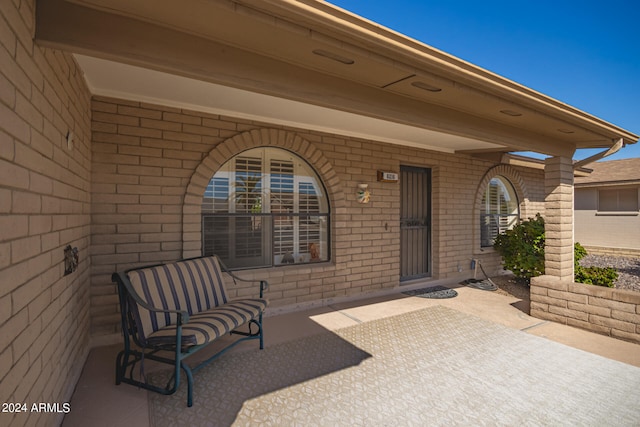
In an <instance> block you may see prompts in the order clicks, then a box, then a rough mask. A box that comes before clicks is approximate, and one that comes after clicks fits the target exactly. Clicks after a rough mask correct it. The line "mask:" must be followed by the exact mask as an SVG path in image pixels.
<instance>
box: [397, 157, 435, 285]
mask: <svg viewBox="0 0 640 427" xmlns="http://www.w3.org/2000/svg"><path fill="white" fill-rule="evenodd" d="M400 191H401V195H400V198H401V199H400V203H401V207H400V281H406V280H411V279H418V278H420V277H427V276H430V275H431V251H430V248H431V169H422V168H414V167H409V166H402V167H401V168H400Z"/></svg>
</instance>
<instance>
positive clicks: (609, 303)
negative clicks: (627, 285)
mask: <svg viewBox="0 0 640 427" xmlns="http://www.w3.org/2000/svg"><path fill="white" fill-rule="evenodd" d="M531 315H532V316H535V317H537V318H540V319H547V320H552V321H554V322H557V323H561V324H564V325H569V326H574V327H577V328H582V329H586V330H589V331H592V332H596V333H599V334H602V335H607V336H611V337H615V338H619V339H623V340H626V341H632V342H636V343H640V293H639V292H635V291H629V290H624V289H613V288H605V287H602V286H593V285H585V284H582V283H573V282H561V281H560V280H558V279H556V278H554V277H549V276H540V277H535V278H533V279H532V281H531Z"/></svg>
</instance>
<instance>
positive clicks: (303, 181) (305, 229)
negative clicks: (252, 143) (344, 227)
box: [201, 146, 332, 270]
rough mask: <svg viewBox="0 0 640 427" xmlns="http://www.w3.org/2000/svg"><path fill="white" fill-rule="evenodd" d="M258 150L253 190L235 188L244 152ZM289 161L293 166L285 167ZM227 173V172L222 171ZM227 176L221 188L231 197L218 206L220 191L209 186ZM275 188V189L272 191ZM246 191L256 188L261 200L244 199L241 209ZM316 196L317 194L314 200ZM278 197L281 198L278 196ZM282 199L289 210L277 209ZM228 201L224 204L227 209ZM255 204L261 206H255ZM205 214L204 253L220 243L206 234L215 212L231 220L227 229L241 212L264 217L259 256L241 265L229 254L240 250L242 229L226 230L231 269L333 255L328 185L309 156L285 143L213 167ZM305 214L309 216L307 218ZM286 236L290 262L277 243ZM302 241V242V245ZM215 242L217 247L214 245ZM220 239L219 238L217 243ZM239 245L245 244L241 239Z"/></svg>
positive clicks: (306, 262) (310, 261)
mask: <svg viewBox="0 0 640 427" xmlns="http://www.w3.org/2000/svg"><path fill="white" fill-rule="evenodd" d="M256 156H258V157H259V158H260V160H259V163H260V172H259V176H260V179H259V180H258V184H256V185H255V186H254V188H253V190H252V191H249V192H242V193H239V192H237V190H235V189H234V182H237V181H236V180H235V179H236V177H237V176H239V175H242V174H238V168H237V161H238V159H242V158H243V157H245V158H251V159H257V158H258V157H256ZM287 163H288V164H287ZM287 167H289V168H290V170H287ZM274 171H275V172H274ZM225 174H227V176H226V177H224V175H225ZM247 176H253V177H257V175H256V174H255V171H254V173H253V175H252V174H248V175H247ZM223 177H224V179H226V180H227V182H226V184H223V185H222V186H221V188H222V189H224V190H226V192H227V193H226V195H227V198H226V201H225V202H224V203H222V204H221V206H222V208H223V209H220V206H218V207H216V206H215V204H216V199H215V197H216V196H215V194H212V193H211V191H210V190H211V189H212V188H214V189H215V184H214V180H216V179H221V178H223ZM255 188H259V191H254V190H255ZM274 188H275V189H276V190H277V191H274ZM245 193H246V194H250V193H255V194H257V195H258V196H257V197H258V198H259V199H260V203H259V204H258V205H256V204H255V202H254V205H253V206H251V209H249V208H248V206H249V205H248V204H246V203H245V204H246V206H244V209H238V207H239V205H238V202H237V198H238V195H239V194H240V195H241V194H245ZM287 193H289V194H287ZM207 195H209V196H210V199H211V203H212V205H209V200H207ZM304 195H309V196H310V197H306V198H304V197H302V196H304ZM286 196H288V197H286ZM281 197H285V199H286V200H284V201H282V200H280V198H281ZM313 198H315V199H317V200H315V201H314V200H311V199H313ZM276 199H278V200H277V201H276ZM218 201H219V200H218ZM274 201H275V203H274ZM280 202H282V203H283V204H284V205H285V209H287V212H279V211H274V206H275V205H276V204H278V203H280ZM225 204H226V210H225V209H224V208H225V206H224V205H225ZM314 205H315V206H317V208H316V209H313V207H314ZM256 206H259V207H258V208H256V209H254V207H256ZM201 218H202V223H201V227H202V228H201V230H202V233H201V234H202V251H203V254H205V255H206V254H208V253H210V252H211V251H213V252H211V253H215V251H216V249H215V245H216V244H215V243H210V242H209V241H208V240H207V236H208V235H212V234H215V228H210V227H208V226H207V221H208V220H212V221H215V219H216V218H217V219H218V220H219V219H221V218H226V220H227V221H228V224H229V227H227V229H229V230H231V229H232V228H230V227H231V224H233V226H236V224H237V222H239V221H241V220H240V218H245V219H246V218H251V220H250V221H252V222H255V221H258V222H260V227H264V228H262V235H261V238H262V242H261V251H262V255H261V259H262V261H261V262H254V261H249V262H248V263H246V264H242V265H240V264H239V263H238V262H237V261H238V258H237V257H236V256H235V255H230V254H231V251H232V250H233V251H237V250H238V248H239V247H240V246H236V242H235V240H238V239H239V236H238V233H237V232H229V233H228V238H227V240H226V241H227V243H228V244H227V246H229V247H228V249H227V252H225V254H227V255H228V257H227V258H226V259H225V257H222V258H221V259H223V261H225V262H226V263H229V264H230V265H228V267H229V268H230V269H232V270H238V269H254V268H271V267H282V266H288V265H309V264H313V263H318V262H329V261H330V260H331V241H332V236H331V204H330V200H329V197H328V193H327V189H326V186H325V184H324V182H323V181H322V179H321V177H320V175H319V174H318V173H317V171H316V170H315V169H314V168H313V166H311V164H310V163H309V162H308V161H306V160H305V159H304V158H303V157H301V156H300V155H298V154H297V153H293V152H291V151H289V150H287V149H284V148H280V147H271V146H260V147H253V148H250V149H247V150H245V151H242V152H240V153H237V154H235V155H234V156H232V157H231V158H230V159H228V160H227V161H226V162H225V163H224V164H222V165H221V166H220V168H218V170H216V171H215V172H213V175H212V177H211V179H210V180H209V183H208V184H207V185H206V187H205V191H204V195H203V200H202V212H201ZM212 218H213V219H212ZM305 218H308V219H307V220H305ZM282 221H284V222H285V223H284V224H278V222H282ZM310 222H315V223H316V224H317V226H316V227H313V226H312V227H311V229H309V223H310ZM314 228H315V230H314ZM277 233H285V234H289V235H290V236H291V238H290V239H283V240H277V238H276V234H277ZM309 236H312V237H309ZM223 240H224V237H223ZM303 240H304V242H303ZM283 241H284V242H286V245H287V248H288V249H290V250H289V251H287V252H286V253H291V255H292V257H293V261H291V257H289V258H288V259H287V261H291V262H284V257H285V255H284V254H283V253H281V252H282V250H280V251H278V248H277V246H278V245H279V244H280V242H283ZM311 243H316V245H315V248H316V249H318V252H319V254H320V258H319V259H317V258H316V259H313V258H312V252H314V251H313V250H312V249H311ZM303 244H304V246H305V247H304V248H303V247H302V245H303ZM212 245H213V249H211V247H212ZM219 245H220V243H218V246H219ZM238 245H241V243H239V244H238ZM229 260H231V262H229Z"/></svg>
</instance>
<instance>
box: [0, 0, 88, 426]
mask: <svg viewBox="0 0 640 427" xmlns="http://www.w3.org/2000/svg"><path fill="white" fill-rule="evenodd" d="M34 3H35V2H34V1H33V0H31V1H19V0H15V1H8V0H2V1H0V64H2V66H1V67H0V403H4V402H19V403H26V404H27V405H28V407H29V409H30V405H31V404H32V403H34V402H46V403H63V402H68V401H69V400H70V397H71V393H72V391H73V388H74V387H75V384H76V381H77V379H78V378H79V375H80V372H81V370H82V367H83V364H84V361H85V359H86V356H87V354H88V350H89V327H88V325H89V291H90V288H89V267H90V264H89V239H90V223H89V221H90V216H89V209H90V186H91V184H90V168H91V151H90V143H91V142H90V134H91V122H90V113H91V111H90V94H89V92H88V90H87V87H86V84H85V82H84V80H83V77H82V74H81V72H80V71H79V70H78V67H77V65H76V63H75V61H74V60H73V58H72V57H71V56H70V55H68V54H64V53H62V52H59V51H55V50H51V49H44V48H42V47H39V46H37V45H34V43H33V41H32V38H33V34H34V25H35V22H34V21H35V18H34V16H35V15H34V7H35V4H34ZM69 131H71V132H73V133H74V135H75V142H74V147H73V150H68V149H67V143H66V138H65V136H66V134H67V132H69ZM66 245H71V246H74V247H78V249H79V251H80V253H79V254H80V265H79V267H78V269H77V271H75V272H74V273H73V274H71V275H68V276H64V275H63V274H64V263H63V259H64V258H63V257H64V252H63V249H64V247H65V246H66ZM61 419H62V414H57V413H21V414H10V413H0V425H15V426H20V425H27V424H28V425H56V424H59V423H60V422H61Z"/></svg>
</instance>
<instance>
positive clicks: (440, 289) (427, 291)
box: [403, 286, 458, 299]
mask: <svg viewBox="0 0 640 427" xmlns="http://www.w3.org/2000/svg"><path fill="white" fill-rule="evenodd" d="M403 294H405V295H409V296H411V297H421V298H433V299H444V298H453V297H456V296H458V292H456V290H455V289H449V288H445V287H444V286H433V287H430V288H422V289H414V290H412V291H406V292H403Z"/></svg>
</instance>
